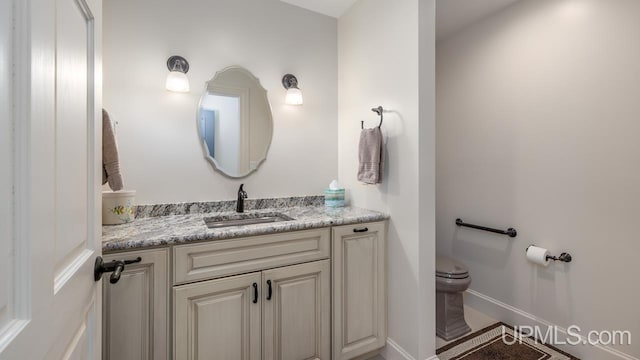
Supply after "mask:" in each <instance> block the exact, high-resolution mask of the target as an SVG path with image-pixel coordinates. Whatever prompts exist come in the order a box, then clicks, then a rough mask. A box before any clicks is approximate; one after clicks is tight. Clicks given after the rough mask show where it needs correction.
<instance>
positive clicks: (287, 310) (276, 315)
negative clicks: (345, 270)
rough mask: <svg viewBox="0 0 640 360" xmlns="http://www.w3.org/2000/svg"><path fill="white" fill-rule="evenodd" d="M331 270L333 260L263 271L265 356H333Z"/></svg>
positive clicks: (288, 359)
mask: <svg viewBox="0 0 640 360" xmlns="http://www.w3.org/2000/svg"><path fill="white" fill-rule="evenodd" d="M329 272H330V261H329V260H323V261H316V262H313V263H307V264H302V265H293V266H287V267H283V268H277V269H273V270H266V271H263V273H262V280H263V281H262V288H263V289H264V291H263V296H262V298H263V304H264V305H263V306H264V320H263V337H264V344H263V358H264V359H265V360H303V359H326V360H329V359H330V356H331V355H330V354H331V345H330V342H331V332H330V331H331V329H330V323H331V307H330V306H331V305H330V303H331V293H330V292H331V285H330V283H329V281H330V276H329ZM267 281H270V282H271V287H272V297H271V298H270V299H268V295H269V294H268V293H269V290H268V287H269V285H268V283H267Z"/></svg>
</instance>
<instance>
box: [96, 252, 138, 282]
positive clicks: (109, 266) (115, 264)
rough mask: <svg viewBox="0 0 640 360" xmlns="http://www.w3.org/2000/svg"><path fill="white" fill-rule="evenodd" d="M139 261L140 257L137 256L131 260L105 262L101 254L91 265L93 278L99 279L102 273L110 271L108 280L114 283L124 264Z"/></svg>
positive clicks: (117, 279) (118, 277) (118, 278)
mask: <svg viewBox="0 0 640 360" xmlns="http://www.w3.org/2000/svg"><path fill="white" fill-rule="evenodd" d="M141 261H142V258H141V257H139V256H138V257H137V258H135V259H132V260H113V261H111V262H108V263H105V262H104V260H103V259H102V256H98V257H97V258H96V262H95V264H94V266H93V279H94V280H95V281H99V280H100V279H102V274H104V273H106V272H110V273H112V274H111V277H110V278H109V282H110V283H112V284H115V283H117V282H118V281H119V280H120V275H122V271H123V270H124V267H125V265H129V264H134V263H139V262H141Z"/></svg>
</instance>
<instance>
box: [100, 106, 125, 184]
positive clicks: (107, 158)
mask: <svg viewBox="0 0 640 360" xmlns="http://www.w3.org/2000/svg"><path fill="white" fill-rule="evenodd" d="M107 182H108V183H109V187H110V188H111V190H113V191H119V190H122V188H123V187H124V185H123V183H122V174H120V159H119V157H118V144H117V143H116V136H115V134H114V132H113V124H112V123H111V118H110V117H109V113H107V111H106V110H105V109H102V185H104V184H106V183H107Z"/></svg>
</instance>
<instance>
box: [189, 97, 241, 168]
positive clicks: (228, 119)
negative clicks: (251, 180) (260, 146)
mask: <svg viewBox="0 0 640 360" xmlns="http://www.w3.org/2000/svg"><path fill="white" fill-rule="evenodd" d="M246 101H247V100H246V96H243V95H240V96H234V95H226V94H224V95H223V94H211V93H207V94H206V95H205V96H204V97H203V99H202V102H201V104H200V118H201V122H202V124H201V128H200V134H202V135H201V136H202V138H203V139H202V140H203V141H204V143H205V146H206V147H207V152H208V154H209V156H210V157H211V158H213V159H215V161H216V163H217V164H218V166H219V167H221V168H223V169H225V170H226V171H228V172H229V173H231V174H241V173H243V172H246V171H247V170H248V167H249V164H248V158H247V159H245V158H246V157H247V156H246V155H247V153H246V151H244V150H243V149H245V148H246V147H247V146H245V144H246V142H247V141H248V139H247V136H246V135H245V130H246V129H248V127H247V126H246V122H247V120H246V118H247V115H246V111H243V108H245V107H246V106H244V103H245V102H246Z"/></svg>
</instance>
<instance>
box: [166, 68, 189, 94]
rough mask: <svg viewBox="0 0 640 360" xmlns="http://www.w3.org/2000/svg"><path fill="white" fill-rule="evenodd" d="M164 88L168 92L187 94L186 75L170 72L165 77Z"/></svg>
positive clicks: (187, 82) (187, 80) (187, 81)
mask: <svg viewBox="0 0 640 360" xmlns="http://www.w3.org/2000/svg"><path fill="white" fill-rule="evenodd" d="M166 88H167V90H169V91H175V92H189V78H188V77H187V74H185V73H183V72H179V71H171V72H170V73H169V74H168V75H167V83H166Z"/></svg>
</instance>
